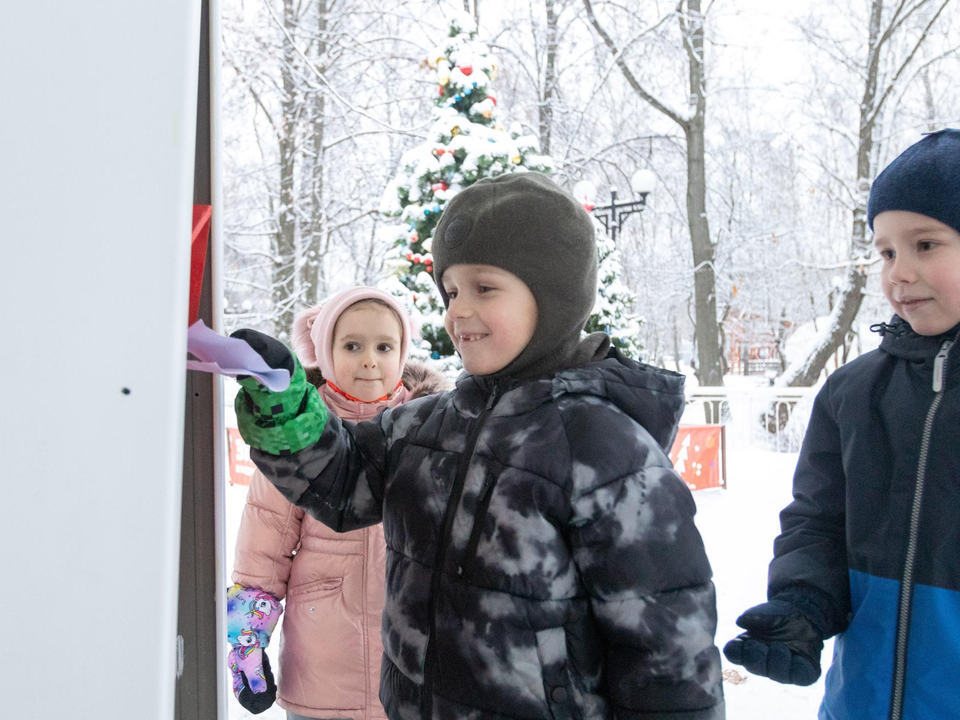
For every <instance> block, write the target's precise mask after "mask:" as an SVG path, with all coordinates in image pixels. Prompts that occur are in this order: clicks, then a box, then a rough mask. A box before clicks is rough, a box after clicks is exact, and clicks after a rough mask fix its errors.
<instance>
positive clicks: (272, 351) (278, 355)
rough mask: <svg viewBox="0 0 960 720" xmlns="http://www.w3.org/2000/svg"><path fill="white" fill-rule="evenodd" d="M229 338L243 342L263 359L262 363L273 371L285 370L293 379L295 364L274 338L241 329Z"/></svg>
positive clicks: (280, 343) (291, 356)
mask: <svg viewBox="0 0 960 720" xmlns="http://www.w3.org/2000/svg"><path fill="white" fill-rule="evenodd" d="M230 337H232V338H237V339H239V340H243V341H244V342H245V343H246V344H247V345H249V346H250V347H252V348H253V350H254V351H255V352H256V353H257V354H258V355H259V356H260V357H262V358H263V360H264V362H265V363H267V365H269V366H270V367H272V368H274V369H275V370H287V371H289V372H290V376H291V377H293V370H294V366H295V363H294V362H293V355H292V354H291V352H290V349H289V348H288V347H287V346H286V345H284V344H283V343H282V342H280V341H279V340H277V339H276V338H272V337H270V336H269V335H265V334H264V333H262V332H260V331H259V330H251V329H250V328H241V329H239V330H235V331H234V332H232V333H231V334H230Z"/></svg>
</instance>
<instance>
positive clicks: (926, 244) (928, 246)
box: [917, 240, 934, 252]
mask: <svg viewBox="0 0 960 720" xmlns="http://www.w3.org/2000/svg"><path fill="white" fill-rule="evenodd" d="M933 246H934V243H932V242H931V241H929V240H921V241H920V242H918V243H917V250H919V251H920V252H927V251H928V250H933Z"/></svg>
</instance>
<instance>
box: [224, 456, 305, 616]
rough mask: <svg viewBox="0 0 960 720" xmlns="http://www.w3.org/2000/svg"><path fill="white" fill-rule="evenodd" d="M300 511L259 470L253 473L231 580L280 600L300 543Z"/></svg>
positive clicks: (241, 521) (238, 537) (285, 591)
mask: <svg viewBox="0 0 960 720" xmlns="http://www.w3.org/2000/svg"><path fill="white" fill-rule="evenodd" d="M302 522H303V510H302V509H301V508H298V507H296V506H295V505H291V504H290V503H289V502H288V501H287V499H286V498H284V497H283V495H281V494H280V492H279V491H278V490H277V489H276V488H275V487H274V486H273V485H271V484H270V482H269V481H268V480H267V479H266V478H265V477H264V476H263V474H262V473H260V472H255V473H254V474H253V479H252V480H251V481H250V488H249V490H248V491H247V503H246V505H244V507H243V515H242V517H241V518H240V530H239V532H238V533H237V545H236V554H235V556H234V563H233V576H232V579H233V582H234V583H237V584H238V585H243V586H245V587H255V588H260V589H261V590H266V591H267V592H268V593H270V594H271V595H273V596H275V597H277V598H279V599H281V600H282V599H283V598H284V596H285V595H286V593H287V582H288V581H289V579H290V569H291V567H292V565H293V553H294V550H296V549H297V545H298V544H299V542H300V527H301V524H302Z"/></svg>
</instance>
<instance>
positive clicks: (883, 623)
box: [819, 570, 960, 720]
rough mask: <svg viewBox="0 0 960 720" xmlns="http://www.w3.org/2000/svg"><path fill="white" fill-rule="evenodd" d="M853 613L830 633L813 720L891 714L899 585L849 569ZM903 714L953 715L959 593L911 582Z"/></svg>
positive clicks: (920, 718) (959, 688) (912, 718)
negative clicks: (832, 640)
mask: <svg viewBox="0 0 960 720" xmlns="http://www.w3.org/2000/svg"><path fill="white" fill-rule="evenodd" d="M850 595H851V600H852V603H853V619H852V620H851V621H850V625H849V627H847V629H846V630H845V631H844V632H843V634H842V635H840V637H838V638H837V641H836V644H835V645H834V650H833V663H832V665H831V666H830V670H829V671H828V672H827V678H826V693H825V695H824V700H823V705H822V706H821V708H820V715H819V717H820V720H847V719H848V718H884V717H887V715H888V713H889V712H890V692H891V688H892V682H891V680H892V675H891V668H893V647H894V642H895V639H896V623H895V622H892V621H891V618H893V617H895V613H896V611H897V605H898V600H899V595H900V583H899V582H898V581H896V580H889V579H887V578H878V577H872V576H870V575H867V574H865V573H860V572H857V571H855V570H852V571H851V572H850ZM912 616H913V617H912V621H911V623H910V640H909V645H908V651H907V679H906V689H905V693H904V712H903V718H904V720H927V719H929V718H953V717H958V716H960V704H958V701H957V698H958V697H960V592H957V591H955V590H945V589H943V588H936V587H930V586H929V585H915V586H914V595H913V606H912Z"/></svg>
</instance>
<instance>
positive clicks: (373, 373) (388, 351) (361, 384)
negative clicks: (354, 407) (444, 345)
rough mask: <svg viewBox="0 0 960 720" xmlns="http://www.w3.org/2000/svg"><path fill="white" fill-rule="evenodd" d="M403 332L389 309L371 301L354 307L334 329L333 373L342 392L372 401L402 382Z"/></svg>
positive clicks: (345, 311) (338, 321) (341, 316)
mask: <svg viewBox="0 0 960 720" xmlns="http://www.w3.org/2000/svg"><path fill="white" fill-rule="evenodd" d="M402 334H403V330H402V328H401V327H400V321H399V320H398V319H397V317H396V316H395V315H394V314H393V311H392V310H390V308H388V307H385V306H383V305H380V304H379V303H372V302H363V301H361V302H359V303H357V304H355V305H351V306H350V307H348V308H347V309H346V310H344V311H343V314H341V315H340V317H339V318H338V319H337V324H336V326H335V327H334V328H333V370H334V372H335V373H336V375H337V382H338V384H339V387H340V389H341V390H343V391H344V392H345V393H347V394H348V395H352V396H353V397H355V398H357V399H359V400H363V401H366V402H371V401H373V400H378V399H379V398H382V397H383V396H384V395H388V394H390V393H392V392H393V390H394V388H395V387H396V386H397V383H398V382H400V373H401V372H403V368H402V367H400V341H401V340H402Z"/></svg>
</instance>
